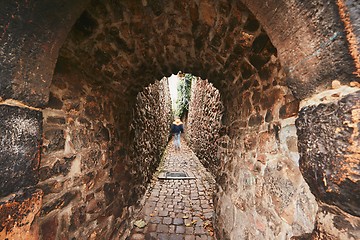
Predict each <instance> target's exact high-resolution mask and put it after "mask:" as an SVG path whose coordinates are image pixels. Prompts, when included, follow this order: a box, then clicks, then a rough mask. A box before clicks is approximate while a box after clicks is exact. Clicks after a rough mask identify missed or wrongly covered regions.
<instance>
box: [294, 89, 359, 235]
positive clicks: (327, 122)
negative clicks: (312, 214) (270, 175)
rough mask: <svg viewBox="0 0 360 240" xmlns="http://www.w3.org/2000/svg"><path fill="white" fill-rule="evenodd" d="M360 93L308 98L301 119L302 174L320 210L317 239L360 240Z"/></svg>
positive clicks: (298, 123)
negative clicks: (359, 239)
mask: <svg viewBox="0 0 360 240" xmlns="http://www.w3.org/2000/svg"><path fill="white" fill-rule="evenodd" d="M358 86H360V85H358ZM359 90H360V88H359V87H352V88H351V87H348V86H341V87H339V88H336V89H334V90H329V91H325V92H323V93H321V94H319V95H317V96H314V97H312V98H311V99H307V100H306V101H304V102H303V108H302V109H301V111H300V114H299V118H298V119H297V120H296V127H297V134H298V136H299V153H300V169H301V172H302V174H303V175H304V178H305V179H306V181H307V183H308V184H309V186H310V188H311V191H312V193H313V194H314V195H315V196H316V198H317V200H318V202H319V205H320V208H319V211H318V214H317V218H316V225H315V226H316V227H315V230H314V232H313V234H312V237H313V238H314V239H358V238H360V230H359V229H360V228H359V227H360V205H359V203H360V180H359V179H360V171H359V164H360V157H359V156H360V155H359V154H360V146H359V144H360V138H359V126H360V125H359V120H360V91H359Z"/></svg>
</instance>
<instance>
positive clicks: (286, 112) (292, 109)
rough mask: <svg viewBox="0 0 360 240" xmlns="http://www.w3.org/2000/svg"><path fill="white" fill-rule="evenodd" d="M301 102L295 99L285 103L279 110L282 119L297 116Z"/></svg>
mask: <svg viewBox="0 0 360 240" xmlns="http://www.w3.org/2000/svg"><path fill="white" fill-rule="evenodd" d="M299 104H300V102H299V101H297V100H295V101H292V102H289V103H287V104H285V105H283V106H282V107H281V108H280V110H279V117H280V118H281V119H285V118H289V117H293V116H296V115H297V114H298V111H299Z"/></svg>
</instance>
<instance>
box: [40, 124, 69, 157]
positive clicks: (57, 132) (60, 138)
mask: <svg viewBox="0 0 360 240" xmlns="http://www.w3.org/2000/svg"><path fill="white" fill-rule="evenodd" d="M44 137H45V139H46V140H48V141H49V144H48V146H47V152H53V151H59V150H63V149H64V147H65V138H64V130H62V129H51V130H47V131H45V133H44Z"/></svg>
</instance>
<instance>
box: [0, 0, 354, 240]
mask: <svg viewBox="0 0 360 240" xmlns="http://www.w3.org/2000/svg"><path fill="white" fill-rule="evenodd" d="M247 7H248V8H249V9H250V11H251V12H252V13H254V14H252V13H251V12H250V11H249V10H248V9H247ZM44 9H46V11H45V10H44ZM44 12H46V14H44ZM0 13H1V14H0V15H1V16H2V18H1V19H0V32H1V35H0V52H1V56H2V58H1V59H0V65H1V66H0V78H1V81H0V98H1V99H0V101H2V100H3V99H9V98H13V99H17V100H20V101H22V102H24V103H28V104H30V105H32V106H45V105H46V103H47V101H48V98H50V99H49V104H48V105H47V106H46V109H45V110H44V114H45V113H46V111H50V112H51V114H49V116H60V117H63V118H64V119H65V124H60V123H61V122H59V123H55V122H51V119H49V121H47V119H48V118H47V117H48V115H47V116H46V117H44V119H45V122H44V129H45V131H48V130H57V131H60V132H59V133H60V134H59V135H63V139H64V145H63V146H62V142H61V138H58V139H56V138H53V140H55V141H53V142H54V143H55V142H56V141H57V140H59V144H58V145H60V146H61V147H58V146H57V144H55V145H53V146H52V147H51V149H50V151H47V152H46V151H44V158H43V159H42V161H41V168H42V169H43V170H44V171H43V176H44V177H43V178H42V179H43V180H44V181H45V183H44V184H45V185H46V184H47V183H46V182H47V181H48V182H49V185H51V184H53V183H52V182H51V181H52V180H53V179H52V177H51V176H48V175H47V173H48V170H49V169H52V168H53V166H56V168H54V169H57V170H54V171H55V172H57V173H60V171H58V169H61V167H59V164H55V163H56V161H57V159H60V160H61V161H62V160H63V159H64V157H69V156H73V155H77V157H76V158H75V159H74V160H73V161H71V166H66V168H65V169H66V172H67V174H64V175H65V176H64V175H63V174H58V175H57V177H56V178H58V179H59V180H60V181H61V182H63V183H64V187H63V192H60V193H59V192H57V193H56V194H54V195H57V196H49V195H51V194H48V195H47V196H45V198H44V199H45V201H46V202H48V201H50V200H51V198H58V197H60V196H62V195H63V194H65V191H72V190H73V188H77V189H80V188H81V189H83V188H82V187H84V189H83V190H82V192H81V196H93V197H94V199H96V201H97V202H98V203H99V209H100V210H99V212H97V213H96V214H91V215H90V216H89V221H88V222H86V223H84V224H83V225H82V226H80V227H79V230H78V232H76V233H75V232H74V233H69V232H68V231H66V230H67V229H68V226H69V225H70V220H68V219H71V216H69V214H70V215H71V213H69V212H66V213H63V215H62V217H61V218H59V229H61V231H60V232H61V233H60V235H59V238H62V239H72V238H76V239H86V238H89V236H90V238H103V239H110V234H109V232H108V231H104V230H103V229H111V228H113V226H115V225H116V227H114V229H119V231H120V232H121V229H123V227H124V225H125V223H124V222H121V221H118V222H116V223H115V221H114V220H111V219H112V218H113V216H114V215H116V216H117V215H119V213H120V212H122V211H123V212H122V214H123V215H122V216H124V218H125V216H127V215H128V214H130V211H128V210H127V208H126V207H123V206H128V205H129V204H128V203H129V202H131V203H134V202H136V201H137V198H138V196H139V195H141V193H142V192H143V191H144V188H145V187H144V184H143V182H144V181H147V180H148V179H149V176H150V175H151V172H152V171H153V168H154V165H155V162H156V159H155V158H154V157H153V156H157V155H158V152H156V151H155V150H153V149H154V145H152V143H149V142H148V141H147V139H146V137H144V136H142V134H143V132H142V130H141V131H137V130H136V128H133V126H132V125H131V122H132V121H131V117H132V114H133V113H134V111H133V107H134V105H135V102H136V96H137V94H138V92H139V91H141V90H142V89H143V88H144V87H145V86H147V85H148V84H149V83H153V82H154V81H155V79H160V78H161V77H163V76H164V75H165V76H169V75H170V74H171V73H176V72H178V71H179V70H182V71H185V72H191V73H193V74H195V75H197V76H201V77H202V78H204V79H205V78H207V77H208V78H209V81H210V82H212V83H214V86H216V87H217V88H218V89H219V91H220V93H221V94H222V100H223V105H224V109H225V111H224V118H223V121H224V125H225V126H224V129H226V131H224V133H222V134H221V137H220V138H219V143H220V144H219V145H221V146H220V147H219V148H218V151H217V154H216V156H217V157H219V159H220V169H219V172H218V173H217V174H218V176H220V177H219V179H220V180H221V181H220V180H219V183H221V184H220V185H221V187H222V188H223V189H220V190H219V193H218V196H217V197H218V200H219V201H218V205H217V208H218V209H222V210H221V212H220V213H219V215H218V218H217V219H219V225H218V226H219V229H221V231H222V233H221V234H223V235H221V234H220V235H219V236H220V237H223V238H224V239H226V238H227V237H233V238H238V237H239V236H242V237H243V238H244V239H246V238H259V236H260V237H262V238H265V239H266V238H269V239H273V238H285V236H286V235H287V236H291V235H292V234H295V233H296V234H297V235H298V236H300V235H303V234H302V233H304V232H305V230H306V229H307V230H308V229H309V227H308V226H306V227H299V226H298V225H301V224H300V223H299V222H298V223H293V222H294V221H293V218H296V217H294V215H292V213H294V212H296V211H297V210H294V209H293V208H292V207H291V206H293V205H291V204H290V205H289V208H286V209H285V210H284V212H281V213H280V212H277V211H275V210H274V208H273V206H271V205H269V207H268V208H264V209H261V210H259V209H260V208H257V209H256V210H254V209H246V210H244V212H243V211H240V210H239V209H240V208H242V207H243V199H251V197H249V196H252V195H253V194H255V193H256V194H257V195H259V196H260V195H261V193H262V189H261V187H256V191H253V188H252V186H254V185H252V184H251V183H252V179H253V178H252V177H251V176H256V178H255V179H256V181H257V182H258V184H259V185H258V184H256V186H263V185H262V181H263V176H262V174H263V173H264V170H265V169H270V171H277V170H275V169H277V168H269V167H268V166H269V165H271V164H275V163H276V164H277V162H285V163H287V162H290V163H293V162H294V163H296V162H297V159H296V152H294V151H296V148H295V147H294V141H295V140H294V137H296V136H295V135H294V134H293V133H291V134H290V133H289V134H288V133H286V132H285V130H284V129H286V126H284V125H286V124H288V123H286V122H285V121H282V117H285V118H287V119H285V118H284V120H286V121H291V119H290V120H289V118H288V117H291V116H295V115H296V113H297V110H296V109H295V108H293V109H295V110H291V106H290V104H289V103H290V102H291V101H293V100H294V99H293V100H289V99H282V96H288V95H289V92H290V91H289V89H287V88H286V86H288V87H290V89H291V90H292V92H293V94H290V95H294V96H295V97H296V99H299V100H301V99H304V98H305V97H306V96H310V95H311V94H312V93H314V92H320V91H322V90H323V89H324V88H326V87H328V86H330V83H331V82H332V80H334V78H337V79H338V80H339V81H340V82H341V83H342V84H344V83H347V82H350V81H359V79H358V78H357V77H356V74H358V73H359V63H358V62H359V60H358V54H357V53H358V51H356V50H358V44H357V43H358V42H359V41H357V42H356V41H354V39H359V38H360V37H359V36H360V33H359V31H358V30H359V26H358V25H357V24H356V23H357V22H358V21H357V20H358V19H359V11H358V10H357V3H356V1H353V0H346V1H345V2H344V1H337V2H334V1H323V0H311V1H306V2H301V1H281V2H279V1H277V0H269V1H267V2H266V4H264V2H262V1H245V0H241V1H215V0H207V1H190V0H189V1H182V2H181V3H180V2H179V1H89V0H78V1H76V2H69V1H64V0H59V1H56V3H55V2H54V1H51V0H39V1H34V0H29V1H22V2H16V3H14V2H13V1H2V2H1V3H0ZM76 19H78V21H76ZM75 21H76V23H75ZM74 23H75V24H74ZM70 29H72V30H71V31H70ZM69 31H70V32H69ZM65 38H67V39H66V40H65ZM270 40H271V41H270ZM64 41H65V42H64ZM61 46H63V47H62V49H61V50H60V47H61ZM59 50H60V51H59ZM59 52H60V54H58V53H59ZM354 53H355V54H354ZM278 57H279V58H278ZM279 59H281V62H280V60H279ZM56 61H58V63H57V66H56V68H55V75H54V76H53V73H54V66H55V63H56ZM74 72H76V74H75V73H74ZM354 73H355V74H354ZM51 81H53V85H52V86H50V84H51ZM274 89H275V90H280V93H281V94H280V95H279V96H274V95H273V94H272V93H271V91H272V90H274ZM49 92H52V94H51V95H50V96H49ZM141 105H142V106H143V107H141V108H142V109H143V110H144V109H147V105H146V104H141ZM282 106H284V107H283V108H281V107H282ZM287 107H290V108H289V109H290V110H289V109H287ZM280 109H281V111H279V110H280ZM141 112H142V111H141ZM270 112H271V115H270ZM268 113H269V114H268ZM144 115H146V116H147V117H149V119H151V121H152V120H154V119H157V116H152V115H147V113H146V111H145V113H144ZM255 115H256V116H259V118H258V119H260V117H261V118H262V119H265V122H264V121H261V124H257V123H256V124H254V125H253V126H252V127H251V129H249V128H247V127H248V123H249V120H250V119H249V118H250V117H251V116H255ZM279 115H280V116H279ZM252 120H253V119H252ZM275 122H279V123H280V125H275V124H274V123H275ZM101 126H103V127H101ZM275 126H281V128H280V127H275ZM1 129H2V128H0V131H1ZM133 129H135V130H133ZM164 129H165V127H164ZM61 131H62V132H61ZM149 131H150V132H152V130H151V129H146V132H149ZM143 135H148V134H143ZM258 135H259V136H266V139H265V140H263V141H259V139H257V140H256V141H253V143H254V144H255V145H254V146H253V145H251V147H250V148H246V146H245V144H244V140H245V139H247V138H250V137H253V136H258ZM134 136H139V138H141V140H139V141H138V140H134V139H135V137H134ZM270 136H271V137H270ZM151 137H153V136H151ZM0 138H1V136H0ZM154 138H158V139H162V138H161V137H160V136H159V135H156V136H154ZM215 139H217V138H214V139H211V138H207V141H208V142H212V141H214V140H215ZM287 139H289V141H288V140H287ZM133 140H134V142H137V144H138V146H139V147H134V148H131V146H132V145H131V144H132V141H133ZM150 142H151V141H150ZM44 143H45V144H44V145H45V146H48V143H50V141H48V140H47V139H44ZM156 144H158V145H161V143H159V142H157V143H156ZM258 144H261V146H265V148H266V151H265V150H264V151H261V150H262V149H261V147H260V146H259V145H258ZM25 145H26V144H25ZM22 146H24V145H22ZM50 146H51V145H50ZM135 146H136V145H135ZM57 148H58V149H57ZM199 148H203V149H207V148H208V145H201V144H200V146H199ZM54 149H56V151H53V150H54ZM90 149H91V150H93V151H90ZM144 149H145V150H144ZM147 149H151V150H147ZM136 154H139V155H141V156H145V155H146V156H150V157H144V158H139V159H138V160H134V159H135V158H134V156H136ZM148 154H149V155H148ZM204 154H205V153H204ZM214 155H215V154H214ZM258 155H259V156H261V157H259V158H258ZM283 158H286V159H287V160H284V159H283ZM136 159H137V158H136ZM257 159H259V160H260V161H257ZM280 159H281V161H280ZM283 160H284V161H283ZM61 161H60V164H62V162H61ZM134 161H135V163H134ZM274 162H275V163H274ZM54 164H55V165H54ZM138 164H139V166H140V167H139V168H138V169H137V165H138ZM268 164H269V165H268ZM285 165H287V164H285ZM147 166H150V167H149V169H148V168H147ZM274 166H275V165H274ZM47 167H48V168H47ZM242 167H244V168H246V170H247V171H250V172H251V173H249V174H248V175H246V176H245V175H244V176H241V177H239V176H237V173H238V171H239V170H240V169H242ZM280 168H281V169H284V168H285V167H281V166H279V169H280ZM1 169H3V168H1ZM282 171H283V170H282ZM142 172H145V174H144V175H142ZM284 172H285V173H284ZM284 172H282V173H281V174H282V176H283V177H282V178H281V179H282V180H284V179H288V178H290V177H289V176H290V175H291V174H290V172H288V171H285V170H284ZM293 173H294V175H295V176H298V171H297V169H296V168H295V170H294V172H293ZM269 174H270V173H269ZM33 176H36V174H34V175H33ZM84 176H86V178H84ZM129 179H134V182H137V183H139V184H129V181H130V180H129ZM289 181H291V182H292V184H293V185H294V186H298V187H297V188H296V189H297V190H299V191H300V192H301V190H304V189H305V190H304V193H303V195H304V196H308V191H307V190H306V187H305V186H303V184H300V185H297V184H296V182H297V181H295V180H294V179H290V180H289ZM105 182H109V183H115V182H119V184H120V185H119V186H120V187H119V190H118V191H117V192H118V194H117V196H116V198H114V201H113V202H112V203H109V204H110V205H111V206H114V205H116V207H111V206H105V203H104V201H105V200H104V199H105V198H104V191H103V185H104V183H105ZM243 182H244V184H243ZM245 183H246V184H245ZM83 184H84V185H83ZM0 186H1V185H0ZM129 186H131V187H133V188H131V187H129ZM242 186H245V189H242ZM129 189H130V190H129ZM297 190H296V191H297ZM11 191H12V190H11ZM51 191H52V190H51ZM51 191H50V190H49V193H50V192H51ZM222 191H225V192H222ZM241 191H243V192H244V193H243V194H242V193H240V192H241ZM274 194H275V192H273V193H272V194H271V197H273V195H274ZM296 196H299V195H296ZM237 199H239V201H237ZM261 199H263V200H261ZM305 199H306V198H305ZM77 200H78V199H76V200H74V202H75V201H77ZM251 200H252V199H251ZM255 200H257V201H258V202H257V204H258V205H257V206H259V205H260V206H261V205H262V204H265V203H264V202H266V201H267V200H266V199H264V198H260V197H257V198H256V199H255ZM301 201H302V197H301V196H299V197H296V199H292V202H293V203H294V202H296V203H298V202H301ZM74 202H71V203H69V205H70V204H72V203H74ZM311 202H312V199H310V198H309V199H306V200H304V206H305V205H306V204H308V203H309V204H308V205H311V204H310V203H311ZM223 203H225V204H227V203H229V205H230V206H231V207H230V209H225V208H224V209H223V208H222V205H220V204H223ZM265 205H266V204H265ZM77 206H78V205H77ZM234 206H235V207H234ZM304 206H303V205H301V207H300V208H299V209H300V210H299V212H296V214H298V215H299V216H300V217H299V219H305V220H304V222H308V223H312V217H313V215H312V212H309V214H303V215H302V211H303V210H304V208H305V207H304ZM105 208H107V209H106V211H105ZM266 209H271V212H274V213H276V214H274V215H271V214H268V212H267V210H266ZM113 210H114V212H116V213H113ZM54 212H55V211H52V212H51V214H53V213H54ZM59 212H60V211H59ZM59 214H62V213H59ZM296 214H295V216H297V215H296ZM269 215H271V217H266V216H269ZM227 216H231V217H229V219H231V220H233V221H229V220H228V219H226V218H225V217H227ZM279 216H280V217H279ZM304 216H305V217H304ZM95 219H96V220H95ZM243 219H247V220H249V221H247V222H246V223H248V224H249V225H248V226H243V225H242V224H243V222H244V221H243ZM279 219H281V220H279ZM92 221H97V223H98V225H97V226H96V227H93V228H88V226H92V225H91V222H92ZM233 222H236V223H237V225H234V226H232V225H231V224H232V223H233ZM268 222H271V223H273V225H271V224H270V223H269V225H267V224H268ZM275 223H276V224H275ZM277 224H278V225H277ZM222 226H223V227H222ZM238 226H241V227H238ZM252 226H254V227H253V228H252ZM277 226H281V227H277ZM264 229H265V230H264ZM299 229H300V230H299ZM63 230H64V231H63ZM307 230H306V231H307ZM109 231H110V230H109ZM285 232H286V233H285ZM245 233H246V234H245ZM114 234H115V233H114ZM242 234H244V235H242ZM254 234H257V235H254Z"/></svg>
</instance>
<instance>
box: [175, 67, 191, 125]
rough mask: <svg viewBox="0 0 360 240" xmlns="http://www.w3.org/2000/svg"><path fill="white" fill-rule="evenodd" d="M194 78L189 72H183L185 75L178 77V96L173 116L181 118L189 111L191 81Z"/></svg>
mask: <svg viewBox="0 0 360 240" xmlns="http://www.w3.org/2000/svg"><path fill="white" fill-rule="evenodd" d="M194 78H195V76H193V75H192V74H190V73H185V76H184V77H181V78H180V81H179V83H178V86H177V92H178V96H177V100H176V109H175V116H179V117H180V118H182V117H183V116H185V115H186V114H187V112H188V111H189V103H190V95H191V82H192V80H193V79H194Z"/></svg>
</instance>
